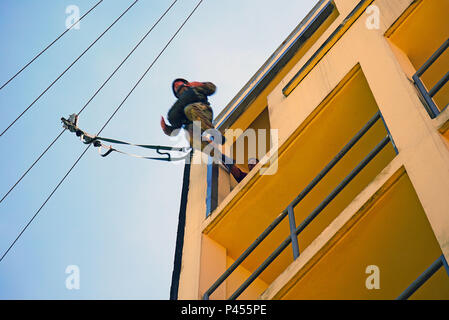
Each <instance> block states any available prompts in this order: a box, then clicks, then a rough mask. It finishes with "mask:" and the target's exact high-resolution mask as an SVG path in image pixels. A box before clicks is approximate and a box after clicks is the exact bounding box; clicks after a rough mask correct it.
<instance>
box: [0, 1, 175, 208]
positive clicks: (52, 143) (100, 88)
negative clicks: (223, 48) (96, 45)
mask: <svg viewBox="0 0 449 320" xmlns="http://www.w3.org/2000/svg"><path fill="white" fill-rule="evenodd" d="M177 1H178V0H175V1H173V3H172V4H171V5H170V6H169V7H168V8H167V9H166V10H165V12H164V13H163V14H162V15H161V16H160V17H159V19H158V20H157V21H156V22H155V23H154V24H153V25H152V26H151V28H150V29H149V30H148V31H147V33H145V35H144V36H143V37H142V38H141V39H140V41H139V42H138V43H137V44H136V45H135V46H134V48H133V49H132V50H131V51H130V52H129V53H128V55H127V56H126V57H125V58H124V59H123V60H122V61H121V62H120V64H119V65H118V66H117V67H116V68H115V70H114V71H113V72H112V73H111V74H110V75H109V77H108V78H107V79H106V80H105V81H104V82H103V83H102V85H101V86H100V87H99V88H98V89H97V91H95V93H94V94H93V95H92V97H90V98H89V100H88V101H87V102H86V104H84V106H83V107H82V108H81V110H80V111H79V112H78V113H77V115H80V114H81V113H82V112H83V111H84V109H86V107H87V106H88V105H89V104H90V103H91V102H92V100H93V99H94V98H95V97H96V96H97V95H98V93H100V91H101V90H102V89H103V88H104V86H105V85H106V84H107V83H108V82H109V80H111V78H112V77H113V76H114V75H115V74H116V73H117V71H118V70H119V69H120V68H121V67H122V66H123V64H124V63H125V62H126V61H127V60H128V58H129V57H130V56H131V55H132V54H133V53H134V51H136V49H137V48H138V47H139V46H140V45H141V44H142V42H143V41H144V40H145V39H146V38H147V37H148V35H149V34H150V33H151V32H152V31H153V29H154V28H155V27H156V26H157V25H158V24H159V22H160V21H161V20H162V19H163V18H164V17H165V15H166V14H167V13H168V12H169V11H170V10H171V8H172V7H173V6H174V5H175V3H176V2H177ZM66 130H67V129H63V130H62V131H61V132H60V133H59V134H58V136H57V137H56V138H55V139H54V140H53V141H52V142H51V143H50V145H49V146H48V147H47V148H46V149H45V150H44V151H43V152H42V153H41V155H40V156H39V157H37V159H36V160H35V161H34V162H33V164H32V165H31V166H30V167H29V168H28V169H27V170H26V171H25V172H24V173H23V174H22V176H21V177H20V178H19V180H17V181H16V183H14V185H13V186H12V187H11V188H10V189H9V190H8V192H6V194H5V195H4V196H3V197H2V198H1V199H0V203H2V201H3V200H4V199H5V198H6V197H7V196H8V195H9V194H10V193H11V191H12V190H13V189H14V188H15V187H16V186H17V185H18V184H19V183H20V181H22V179H23V178H24V177H25V176H26V175H27V174H28V172H29V171H30V170H31V169H32V168H33V167H34V166H35V165H36V163H38V162H39V160H40V159H41V158H42V157H43V156H44V155H45V154H46V153H47V151H48V150H49V149H50V148H51V147H52V146H53V145H54V144H55V142H56V141H58V139H59V138H60V137H61V136H62V134H63V133H64V132H65V131H66Z"/></svg>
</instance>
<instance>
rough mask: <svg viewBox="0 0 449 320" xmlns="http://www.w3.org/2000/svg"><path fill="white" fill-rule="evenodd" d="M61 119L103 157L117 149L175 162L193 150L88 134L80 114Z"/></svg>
mask: <svg viewBox="0 0 449 320" xmlns="http://www.w3.org/2000/svg"><path fill="white" fill-rule="evenodd" d="M61 121H62V126H63V127H64V128H65V129H67V130H69V131H70V132H73V133H75V134H76V136H78V137H80V140H81V141H82V142H83V143H84V144H92V145H93V146H94V147H97V148H98V152H99V153H100V155H101V156H102V157H106V156H108V155H109V154H111V153H112V152H113V151H115V152H118V153H122V154H125V155H128V156H131V157H135V158H140V159H148V160H159V161H172V162H173V161H181V160H184V159H186V158H187V157H188V156H189V154H190V152H191V150H192V148H190V147H169V146H158V145H148V144H134V143H129V142H126V141H121V140H116V139H110V138H103V137H99V136H94V135H91V134H88V133H87V132H85V131H83V130H81V129H80V128H78V115H77V114H71V115H70V116H69V118H68V119H65V118H64V117H62V118H61ZM101 141H104V142H109V143H113V144H123V145H129V146H134V147H140V148H146V149H152V150H156V152H157V153H158V154H160V155H162V156H163V157H146V156H140V155H136V154H132V153H128V152H124V151H121V150H118V149H115V148H113V147H112V146H110V145H109V146H108V145H105V144H103V143H102V142H101ZM101 148H105V149H107V151H106V152H105V153H102V152H101ZM162 151H166V152H162ZM170 151H175V152H183V153H185V155H183V156H181V157H174V156H172V155H171V154H170Z"/></svg>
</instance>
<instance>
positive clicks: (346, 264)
mask: <svg viewBox="0 0 449 320" xmlns="http://www.w3.org/2000/svg"><path fill="white" fill-rule="evenodd" d="M440 255H441V249H440V247H439V245H438V242H437V240H436V238H435V236H434V234H433V231H432V229H431V227H430V225H429V222H428V220H427V218H426V215H425V212H424V210H423V208H422V206H421V204H420V202H419V200H418V198H417V196H416V193H415V191H414V189H413V186H412V184H411V182H410V180H409V178H408V177H407V175H406V174H404V175H402V177H401V178H400V179H399V180H397V182H396V183H395V184H394V185H393V186H391V187H390V190H389V191H388V192H386V193H385V194H384V195H383V196H382V197H381V198H380V199H379V200H378V201H377V202H376V204H374V205H373V206H372V207H371V209H370V210H369V211H368V212H366V213H365V214H364V216H363V217H362V218H361V219H360V220H359V221H358V222H357V224H356V225H355V226H353V227H352V228H351V229H350V230H348V231H347V232H346V234H345V235H344V236H343V237H342V238H341V239H340V240H339V241H338V242H337V243H336V244H335V245H334V246H333V247H332V249H330V250H329V251H328V253H327V254H325V255H324V257H322V258H321V259H320V260H319V262H317V263H316V264H315V265H314V266H313V267H312V268H311V269H310V270H309V272H307V274H306V275H305V276H304V277H303V278H302V279H300V280H299V281H298V282H297V283H296V284H295V286H294V287H293V288H292V289H291V290H290V291H289V292H287V293H286V294H285V295H284V296H283V297H282V299H395V298H397V296H399V294H400V293H402V291H403V290H404V289H405V288H407V287H408V286H409V284H411V283H412V281H414V280H415V279H416V278H417V277H418V276H419V275H420V274H421V273H422V272H423V271H424V270H426V269H427V267H429V266H430V265H431V264H432V263H433V262H434V261H435V260H436V259H437V258H438V257H439V256H440ZM370 265H376V266H378V267H379V270H380V273H379V275H380V289H378V290H377V289H371V290H368V289H367V288H366V286H365V282H366V279H367V278H368V276H369V274H367V273H365V271H366V268H367V266H370ZM425 292H427V294H425ZM429 293H431V294H429ZM416 297H420V298H438V299H449V277H448V276H447V274H446V275H444V273H441V274H438V275H435V281H432V282H429V283H428V284H427V285H426V287H423V288H422V291H421V293H420V295H418V292H417V293H416Z"/></svg>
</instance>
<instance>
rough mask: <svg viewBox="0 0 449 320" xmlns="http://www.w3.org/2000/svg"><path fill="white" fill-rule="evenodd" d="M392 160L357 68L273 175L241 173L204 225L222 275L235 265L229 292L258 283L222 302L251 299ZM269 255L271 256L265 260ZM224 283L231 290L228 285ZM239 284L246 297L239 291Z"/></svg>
mask: <svg viewBox="0 0 449 320" xmlns="http://www.w3.org/2000/svg"><path fill="white" fill-rule="evenodd" d="M298 103H299V102H298ZM396 154H397V151H396V149H395V146H394V144H393V142H392V140H391V138H390V136H389V133H388V130H387V128H386V126H385V124H384V122H383V119H382V117H381V114H380V112H379V109H378V106H377V104H376V101H375V99H374V97H373V95H372V93H371V91H370V89H369V86H368V83H367V81H366V79H365V77H364V75H363V72H362V71H361V69H360V67H359V66H357V67H355V68H354V69H353V70H352V71H351V72H350V73H349V74H348V75H347V76H346V77H345V78H344V79H343V80H342V81H341V83H340V84H339V85H338V86H337V87H336V88H335V89H334V90H333V91H332V92H331V93H330V94H329V96H328V97H327V98H326V99H325V100H324V101H323V102H322V103H321V104H320V105H319V106H317V108H316V109H315V111H314V112H313V113H312V114H310V116H309V117H308V118H307V119H306V120H305V121H304V122H303V123H301V124H300V125H299V127H298V129H297V130H296V131H295V133H294V134H293V135H292V136H291V137H290V138H289V139H288V140H287V141H286V142H285V143H284V144H283V145H282V146H281V147H280V148H279V153H278V159H277V162H276V165H277V172H276V174H274V175H261V174H259V173H257V172H256V173H253V174H251V175H249V176H248V177H247V178H245V181H242V185H241V186H238V187H237V188H235V189H234V190H233V191H232V192H231V193H230V194H229V195H228V196H227V197H225V199H224V200H223V201H222V203H221V204H220V205H219V206H218V208H217V209H216V210H215V211H214V212H213V213H212V215H210V216H209V217H208V218H207V219H206V221H205V222H204V224H203V236H204V237H207V238H208V239H210V240H212V241H213V242H214V243H216V245H217V246H219V247H221V248H222V250H223V251H224V252H225V254H226V256H227V267H230V269H229V270H228V271H226V272H225V273H224V274H225V276H228V275H230V274H231V273H232V271H234V269H235V268H234V267H236V266H237V265H238V268H239V274H240V275H241V276H239V279H238V280H239V281H240V283H239V284H238V285H236V284H235V283H236V281H237V279H236V278H235V277H234V278H233V279H232V287H233V289H234V287H239V286H240V285H241V284H242V283H244V281H245V280H246V278H247V277H248V276H249V275H250V274H253V275H252V276H251V277H250V280H255V282H258V283H257V284H256V285H254V283H253V285H254V286H255V287H257V288H258V289H255V287H251V285H250V283H251V282H247V283H245V285H244V287H245V288H243V287H242V288H240V290H238V291H237V292H234V291H233V290H229V288H228V289H227V290H226V292H227V293H226V297H228V298H229V297H230V298H237V297H244V298H256V297H257V296H258V294H260V293H261V291H263V290H264V289H265V288H266V287H267V286H269V285H270V284H271V283H273V282H274V281H275V279H276V278H277V277H278V276H279V275H280V274H281V273H282V272H283V271H284V270H285V269H286V268H287V267H288V266H289V265H290V264H291V263H292V262H293V261H294V259H296V258H298V255H300V254H301V252H304V251H305V250H307V248H308V247H309V245H310V244H311V243H312V242H313V241H314V240H315V239H316V238H317V237H318V236H319V235H320V234H321V233H322V232H323V230H325V229H326V228H327V227H328V226H329V224H331V223H332V221H333V220H334V219H335V218H336V217H337V216H338V215H339V214H340V213H341V212H342V211H343V210H344V209H345V208H346V207H347V206H348V205H349V204H350V203H351V202H352V201H353V200H354V199H355V198H356V197H357V195H358V194H360V192H362V190H364V189H365V188H366V187H367V186H368V185H369V184H370V183H371V182H372V181H373V180H374V179H375V178H376V177H377V176H378V175H379V173H381V172H382V170H383V169H384V168H385V167H386V166H387V165H388V164H389V163H390V162H391V160H392V159H393V158H395V156H396ZM259 167H260V166H259ZM256 169H258V167H256ZM317 177H319V178H317ZM301 190H303V192H302V193H300V192H301ZM304 190H306V191H304ZM298 194H299V196H298ZM298 198H300V200H299V201H298ZM279 213H281V215H279ZM287 217H288V218H287ZM296 222H298V224H296ZM267 227H268V229H267ZM267 230H268V231H267ZM265 233H266V234H265ZM298 234H300V235H299V237H298V240H297V241H295V238H296V237H295V235H298ZM261 235H262V236H261ZM292 235H293V236H292ZM256 239H259V240H263V241H260V243H259V241H258V240H256ZM255 240H256V244H257V246H254V243H255ZM292 241H293V246H292ZM296 242H297V244H298V245H297V246H296ZM248 248H250V249H249V250H250V252H249V253H248ZM279 248H280V249H279ZM277 249H278V250H277ZM272 252H275V253H276V254H275V257H273V256H272V258H273V259H271V258H269V259H268V260H266V259H267V256H268V255H269V254H270V253H272ZM242 253H243V254H242ZM205 254H206V255H207V253H205ZM205 259H207V257H205ZM270 260H271V261H270ZM267 261H268V263H267ZM261 265H262V268H261ZM235 270H237V269H235ZM255 271H256V273H254V272H255ZM243 274H244V275H245V276H243ZM232 276H233V275H231V276H230V277H232ZM217 278H218V277H217ZM217 278H216V279H217ZM216 279H215V280H216ZM215 280H213V279H212V280H211V279H209V280H208V282H209V285H208V286H207V288H210V289H209V290H207V292H206V291H204V292H203V293H206V294H205V298H208V297H209V295H210V297H211V298H214V297H213V295H212V293H213V292H214V291H215V289H217V288H219V287H220V285H221V284H222V283H223V285H225V283H226V281H223V282H221V281H219V282H220V283H216V284H215V285H213V283H214V282H215ZM222 280H224V279H222ZM212 285H213V286H212ZM226 285H227V286H228V287H230V286H231V285H230V283H229V282H228V283H227V284H226ZM246 285H248V286H249V287H248V288H249V289H250V291H251V292H253V293H252V295H248V294H247V295H245V292H243V291H245V289H246ZM211 286H212V287H211ZM235 289H237V288H235ZM242 289H243V290H242ZM231 291H232V292H231ZM242 292H243V295H242V296H240V294H241V293H242Z"/></svg>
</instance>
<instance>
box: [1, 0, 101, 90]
mask: <svg viewBox="0 0 449 320" xmlns="http://www.w3.org/2000/svg"><path fill="white" fill-rule="evenodd" d="M102 2H103V0H100V1H98V2H97V3H96V4H95V5H94V6H93V7H92V8H90V9H89V11H87V12H86V13H85V14H83V16H82V17H81V18H79V19H78V20H76V21H75V22H74V23H73V24H72V25H71V26H70V27H69V28H67V29H66V30H65V31H64V32H63V33H61V34H60V35H59V36H58V37H57V38H56V39H55V40H53V42H51V43H50V44H49V45H48V46H46V47H45V48H44V49H43V50H42V51H41V52H39V53H38V54H37V55H36V56H35V57H34V58H33V59H31V60H30V62H28V63H27V64H25V66H23V67H22V69H20V70H19V71H17V73H16V74H14V75H13V76H12V77H11V78H9V79H8V81H6V82H5V83H4V84H2V86H1V87H0V90H2V89H3V88H4V87H6V86H7V85H8V83H10V82H11V81H12V80H13V79H14V78H15V77H17V76H18V75H19V74H20V73H22V71H23V70H25V69H26V68H28V67H29V66H30V64H32V63H33V62H34V61H35V60H36V59H37V58H39V57H40V56H41V55H42V54H43V53H44V52H45V51H47V50H48V49H49V48H50V47H51V46H52V45H54V44H55V43H56V42H57V41H58V40H59V39H61V38H62V37H63V36H64V35H65V34H66V33H67V32H69V31H70V30H71V29H72V28H73V27H74V26H75V25H77V24H78V23H79V22H80V21H81V20H83V18H84V17H85V16H87V15H88V14H89V13H90V12H91V11H93V10H94V9H95V8H96V7H97V6H98V5H99V4H100V3H102Z"/></svg>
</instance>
